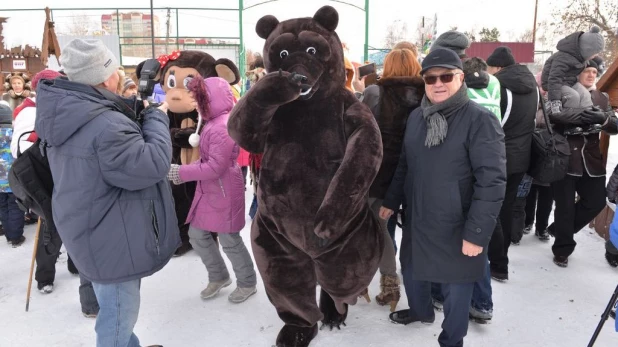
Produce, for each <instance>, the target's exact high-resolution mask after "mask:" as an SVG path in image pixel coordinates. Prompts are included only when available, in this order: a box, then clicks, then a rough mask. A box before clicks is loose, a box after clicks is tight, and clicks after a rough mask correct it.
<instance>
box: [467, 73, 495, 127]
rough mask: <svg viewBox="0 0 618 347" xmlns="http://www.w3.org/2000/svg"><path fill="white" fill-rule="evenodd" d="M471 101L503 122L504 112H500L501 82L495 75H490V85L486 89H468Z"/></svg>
mask: <svg viewBox="0 0 618 347" xmlns="http://www.w3.org/2000/svg"><path fill="white" fill-rule="evenodd" d="M468 97H469V98H470V100H472V101H474V102H476V103H477V104H479V105H481V106H483V107H485V108H486V109H488V110H490V111H491V112H492V113H493V114H495V115H496V117H498V120H499V121H502V111H501V110H500V82H499V81H498V79H497V78H496V77H494V76H493V75H489V84H488V85H487V88H485V89H472V88H468Z"/></svg>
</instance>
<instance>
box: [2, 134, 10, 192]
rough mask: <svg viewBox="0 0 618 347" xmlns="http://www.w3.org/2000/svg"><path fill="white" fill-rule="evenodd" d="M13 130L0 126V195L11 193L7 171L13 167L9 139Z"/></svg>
mask: <svg viewBox="0 0 618 347" xmlns="http://www.w3.org/2000/svg"><path fill="white" fill-rule="evenodd" d="M12 138H13V128H12V127H10V124H9V125H8V127H7V126H6V125H2V126H0V193H12V191H11V187H9V171H11V165H13V155H12V154H11V139H12Z"/></svg>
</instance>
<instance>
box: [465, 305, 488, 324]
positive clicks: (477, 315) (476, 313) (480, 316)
mask: <svg viewBox="0 0 618 347" xmlns="http://www.w3.org/2000/svg"><path fill="white" fill-rule="evenodd" d="M469 315H470V320H471V321H473V322H475V323H477V324H489V323H491V319H492V318H493V312H492V311H489V310H481V309H477V308H476V307H474V306H470V311H469Z"/></svg>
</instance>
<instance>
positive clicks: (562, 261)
mask: <svg viewBox="0 0 618 347" xmlns="http://www.w3.org/2000/svg"><path fill="white" fill-rule="evenodd" d="M554 264H556V265H558V266H560V267H567V266H569V257H563V256H561V255H555V256H554Z"/></svg>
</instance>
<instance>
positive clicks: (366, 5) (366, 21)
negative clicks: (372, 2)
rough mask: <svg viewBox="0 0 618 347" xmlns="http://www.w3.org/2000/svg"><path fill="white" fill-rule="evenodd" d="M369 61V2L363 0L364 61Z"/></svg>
mask: <svg viewBox="0 0 618 347" xmlns="http://www.w3.org/2000/svg"><path fill="white" fill-rule="evenodd" d="M367 60H369V0H365V61H364V62H363V64H364V63H365V62H366V61H367Z"/></svg>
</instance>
